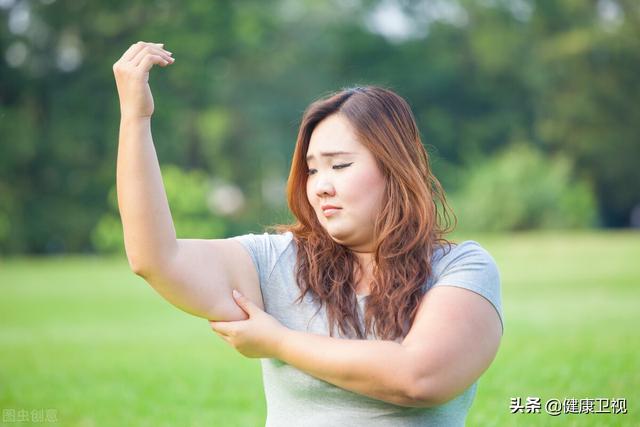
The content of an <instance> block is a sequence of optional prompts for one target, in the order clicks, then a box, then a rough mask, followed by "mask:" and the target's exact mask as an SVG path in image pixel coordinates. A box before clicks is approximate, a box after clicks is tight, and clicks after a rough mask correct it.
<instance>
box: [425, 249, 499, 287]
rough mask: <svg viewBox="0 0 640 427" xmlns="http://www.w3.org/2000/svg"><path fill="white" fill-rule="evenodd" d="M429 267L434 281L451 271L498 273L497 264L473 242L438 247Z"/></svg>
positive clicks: (484, 250) (487, 252)
mask: <svg viewBox="0 0 640 427" xmlns="http://www.w3.org/2000/svg"><path fill="white" fill-rule="evenodd" d="M431 266H432V271H433V276H435V277H434V278H435V279H437V278H438V277H439V276H441V275H442V274H446V273H450V272H451V271H452V270H455V271H476V272H480V271H486V272H492V273H496V274H497V273H498V267H497V264H496V262H495V260H494V259H493V257H492V256H491V254H490V253H489V251H487V250H486V249H485V248H483V247H482V246H481V245H480V244H479V243H478V242H476V241H473V240H466V241H464V242H462V243H458V244H456V243H452V244H451V246H448V245H444V246H440V247H438V249H437V250H436V252H435V253H434V256H433V258H432V264H431Z"/></svg>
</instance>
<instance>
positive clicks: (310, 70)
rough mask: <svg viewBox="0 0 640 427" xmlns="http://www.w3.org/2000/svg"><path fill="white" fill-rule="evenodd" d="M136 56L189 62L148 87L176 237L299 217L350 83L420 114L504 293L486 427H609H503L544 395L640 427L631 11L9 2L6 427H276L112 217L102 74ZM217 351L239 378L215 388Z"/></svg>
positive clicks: (349, 3)
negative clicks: (310, 143) (293, 190)
mask: <svg viewBox="0 0 640 427" xmlns="http://www.w3.org/2000/svg"><path fill="white" fill-rule="evenodd" d="M138 40H144V41H152V42H163V43H164V44H165V48H167V49H168V50H170V51H172V52H173V54H174V57H175V58H176V62H175V64H174V65H172V66H170V67H168V68H166V69H160V68H155V69H154V70H153V72H152V75H151V80H150V83H151V87H152V91H153V94H154V98H155V106H156V107H155V114H154V118H153V123H152V126H153V135H154V142H155V146H156V149H157V152H158V157H159V161H160V164H161V166H162V172H163V179H164V184H165V187H166V191H167V195H168V198H169V202H170V207H171V211H172V215H173V218H174V222H175V225H176V230H177V233H178V237H182V238H185V237H187V238H221V237H227V236H232V235H237V234H244V233H247V232H250V231H251V232H261V231H262V229H263V228H264V226H266V225H269V224H273V223H282V222H287V221H289V220H290V219H291V217H290V215H289V213H288V210H287V207H286V204H285V194H284V187H285V183H286V177H287V174H288V169H289V165H290V157H291V154H292V152H293V147H294V143H295V138H296V134H297V128H298V124H299V120H300V118H301V115H302V112H303V111H304V109H305V108H306V106H307V105H308V104H309V103H310V102H312V101H313V100H315V99H317V98H319V97H321V96H323V95H325V94H327V93H329V92H332V91H335V90H337V89H340V88H343V87H348V86H354V85H366V84H375V85H380V86H384V87H388V88H391V89H393V90H394V91H396V92H397V93H399V94H400V95H401V96H403V97H404V98H405V99H406V100H407V101H408V102H409V104H410V105H411V106H412V108H413V111H414V113H415V116H416V119H417V121H418V125H419V128H420V131H421V133H422V137H423V142H424V144H425V147H426V148H427V150H428V152H429V153H430V155H431V161H432V167H433V169H434V171H435V174H436V176H437V177H438V178H439V179H440V181H441V182H442V184H443V186H444V188H445V190H446V192H447V194H448V197H449V199H450V202H451V204H452V206H453V209H454V211H455V213H456V215H457V216H458V229H457V231H456V234H455V236H459V237H460V238H474V239H476V240H479V241H480V242H481V243H482V244H483V245H484V246H486V247H487V248H488V249H489V250H490V252H491V253H492V254H493V255H494V256H495V258H496V260H497V261H498V264H499V266H500V267H501V272H502V274H503V284H502V286H503V296H504V306H505V313H506V323H505V326H506V330H505V340H504V344H503V347H502V349H501V352H500V353H499V356H498V359H497V360H496V362H495V363H494V365H492V367H491V369H490V371H488V372H487V374H486V375H485V377H483V381H485V386H484V389H483V388H482V386H481V388H480V390H479V394H478V398H477V402H476V404H474V407H473V408H472V412H471V414H470V417H471V418H470V420H471V421H472V422H471V425H491V424H493V425H531V424H535V425H550V424H549V423H550V422H553V423H558V424H557V425H573V424H570V423H569V422H568V421H567V420H573V419H574V418H571V417H577V418H575V422H576V423H577V424H575V425H602V423H603V422H604V421H603V420H604V418H603V417H601V418H594V417H593V415H591V416H590V415H584V414H583V415H567V416H565V418H562V417H550V416H548V415H545V414H540V415H537V418H536V415H531V414H528V416H529V418H517V417H518V416H520V417H523V416H525V415H523V414H514V415H511V416H510V414H509V407H508V405H509V398H510V397H517V396H521V397H522V398H523V399H526V396H528V395H534V396H535V395H536V394H537V395H542V396H541V397H543V398H544V397H545V396H546V397H547V398H551V397H555V398H563V397H572V396H573V397H598V395H605V397H623V398H627V399H629V400H631V399H632V398H635V402H630V403H629V406H630V407H631V409H630V413H629V414H626V416H622V415H617V416H612V417H613V418H612V419H611V421H609V419H607V421H606V424H608V425H634V424H636V423H637V422H638V421H639V419H638V418H637V417H638V412H637V411H638V410H637V409H635V408H633V406H634V404H635V406H636V407H637V405H638V402H639V399H638V398H639V392H638V390H639V389H640V387H639V386H640V379H639V375H640V362H639V361H638V359H637V353H636V352H637V350H638V347H639V346H638V343H639V342H640V340H639V338H640V335H639V333H638V332H637V331H636V330H635V328H633V327H632V325H634V324H635V325H636V326H637V324H638V322H640V315H638V314H637V311H638V310H637V308H638V306H639V304H638V303H640V290H639V286H638V285H639V284H640V267H638V266H637V264H638V259H640V234H638V231H637V229H638V228H639V227H640V167H639V165H638V161H639V160H640V136H639V134H640V102H638V100H639V99H640V79H639V76H640V3H638V2H637V1H634V0H597V1H578V0H553V1H552V0H537V1H535V0H512V1H508V0H432V1H428V0H419V1H408V0H407V1H402V0H377V1H374V0H346V1H337V0H334V1H324V2H319V1H311V0H299V1H294V0H279V1H278V0H274V1H269V2H265V1H252V0H245V1H236V2H232V1H206V0H187V1H180V2H177V1H169V0H156V1H136V0H133V1H132V0H129V1H119V0H111V1H103V2H90V1H86V0H67V1H63V0H0V55H1V56H0V103H1V105H0V254H2V258H1V259H0V324H1V326H0V327H1V329H0V408H3V411H4V409H7V410H13V411H14V413H17V412H16V411H20V410H44V409H46V408H54V409H55V410H56V411H58V412H57V417H58V418H57V421H56V422H59V423H62V424H65V425H109V424H113V425H121V423H122V420H123V419H128V420H129V421H131V422H133V423H134V424H135V425H146V424H149V425H164V424H166V425H201V424H202V425H204V424H209V425H211V423H213V425H216V422H218V424H217V425H220V424H219V420H220V419H225V420H226V421H225V425H234V423H237V425H260V424H261V423H263V422H264V400H261V399H263V396H262V395H261V390H262V388H261V383H260V375H259V365H257V361H252V360H246V359H241V358H240V357H239V356H237V355H235V354H233V352H231V351H229V350H227V349H226V348H225V347H224V346H223V345H222V344H220V343H218V342H217V338H215V339H212V338H213V336H210V334H209V333H208V331H207V327H206V325H204V324H202V325H201V324H200V323H202V322H200V323H198V325H199V329H197V330H194V329H195V328H194V327H193V325H194V324H193V322H192V320H193V318H187V316H184V314H183V313H180V312H177V310H174V309H173V308H171V307H170V306H168V305H167V304H166V303H165V302H164V301H162V300H161V299H160V298H158V297H157V296H155V297H154V295H153V291H151V290H150V289H148V288H145V287H142V286H135V285H131V283H139V282H143V281H142V279H140V278H138V277H135V276H134V275H133V274H132V273H131V272H130V271H129V270H128V266H127V263H126V257H125V254H124V249H123V236H122V226H121V223H120V219H119V216H118V210H117V201H116V193H115V171H116V153H117V137H118V126H119V106H118V99H117V93H116V88H115V83H114V78H113V72H112V68H111V67H112V65H113V63H114V62H115V61H117V60H118V58H119V57H120V56H121V55H122V53H123V52H124V51H125V50H126V49H127V48H128V47H129V45H131V44H132V43H135V42H137V41H138ZM634 229H635V230H634ZM42 255H59V256H56V257H51V256H48V257H43V256H42ZM97 314H99V315H97ZM205 323H206V322H205ZM135 325H138V326H135ZM158 325H162V328H163V329H162V330H158V329H159V328H160V327H159V326H158ZM190 330H191V332H187V331H190ZM134 335H135V337H136V338H135V339H134ZM205 341H208V342H210V343H208V344H207V345H208V346H209V347H206V346H205V345H204V344H203V342H205ZM532 343H533V344H532ZM43 346H45V347H46V348H47V350H48V351H50V352H53V353H52V354H53V356H51V355H50V356H51V357H49V356H47V357H45V356H43V354H42V352H41V351H39V349H42V348H43ZM154 346H155V347H154ZM203 346H204V347H203ZM149 348H156V349H158V351H157V352H154V359H153V360H154V363H155V365H154V364H152V365H149V364H148V363H147V361H148V359H147V357H148V354H149V353H148V352H149ZM523 349H530V351H523ZM212 352H215V354H216V355H217V356H215V357H216V358H219V359H216V360H226V361H227V362H226V363H227V364H228V366H236V367H238V366H239V367H242V369H237V370H234V371H235V373H234V374H228V379H227V380H225V379H224V378H227V377H225V376H224V375H227V374H224V372H226V371H225V370H224V366H221V365H219V364H217V363H215V364H213V365H214V366H211V365H212V363H211V360H212V358H213V356H212ZM586 354H589V356H586ZM634 354H636V356H635V357H634V356H633V355H634ZM163 357H164V358H165V359H163ZM134 360H135V361H139V362H140V363H139V364H138V365H137V369H135V370H132V367H131V363H132V361H134ZM153 366H156V367H155V368H154V367H153ZM194 366H197V367H199V369H196V370H195V371H196V372H194V369H193V367H194ZM541 366H543V367H544V369H543V370H539V369H540V367H541ZM79 367H81V369H78V368H79ZM163 367H164V368H163ZM179 367H183V369H182V371H181V369H180V368H179ZM168 371H169V373H167V372H168ZM203 371H205V372H207V375H202V372H203ZM20 372H22V374H20V375H18V374H17V373H20ZM105 372H106V373H105ZM108 372H111V373H110V374H107V373H108ZM177 372H181V375H179V376H178V375H177V374H176V373H177ZM166 375H172V376H171V377H166ZM242 375H246V384H244V383H242V380H241V379H239V378H245V377H242ZM158 377H160V378H163V380H162V381H160V380H156V378H158ZM91 378H93V380H91ZM98 378H99V380H98ZM205 378H215V384H211V383H209V382H207V381H208V380H206V379H205ZM543 379H546V380H544V381H543ZM578 379H579V380H578ZM154 381H160V382H159V383H157V384H156V383H154ZM211 381H214V380H211ZM576 381H578V382H576ZM239 383H240V384H244V385H243V387H244V388H243V391H242V392H238V390H237V387H235V386H232V385H231V384H239ZM164 384H170V386H168V387H166V386H163V385H164ZM225 387H227V389H225ZM221 389H225V390H227V391H226V392H225V393H222V394H219V393H215V392H212V390H221ZM132 390H137V391H135V392H134V391H132ZM160 390H162V391H160ZM194 390H200V392H201V393H202V396H200V398H201V399H202V401H199V400H197V399H196V400H193V393H194ZM247 390H249V391H247ZM154 393H155V394H154ZM209 394H211V396H209V397H206V396H208V395H209ZM116 396H119V397H116ZM123 396H124V397H123ZM149 396H154V398H155V399H156V400H157V401H159V402H162V399H166V401H165V403H164V404H163V405H164V408H165V410H167V411H169V412H172V411H171V410H170V409H166V408H173V410H174V411H173V412H172V414H173V415H168V414H167V413H165V412H163V411H162V409H158V407H155V406H150V405H149V403H148V399H149ZM176 396H177V397H176ZM180 396H182V397H184V400H185V402H181V403H180V404H176V403H175V399H176V398H180ZM203 396H205V397H203ZM220 396H225V397H220ZM229 396H230V397H229ZM101 399H103V400H101ZM211 399H214V400H211ZM215 399H223V400H222V401H221V400H215ZM224 399H227V400H224ZM96 402H100V404H98V403H96ZM194 402H195V403H194ZM543 404H544V401H543ZM205 407H206V408H207V409H206V410H205V409H203V408H205ZM132 408H133V409H132ZM225 408H226V409H225ZM238 409H243V410H240V411H239V410H238ZM245 409H246V410H245ZM181 411H182V412H181ZM225 411H226V412H225ZM634 411H635V412H634ZM9 413H10V412H9ZM114 414H115V415H114ZM23 415H24V414H23ZM3 416H4V412H3ZM9 416H10V415H9ZM136 417H137V418H136ZM171 417H175V419H174V418H171ZM220 417H223V418H220ZM247 417H248V418H247ZM514 417H515V418H514ZM560 418H562V419H560ZM216 420H217V421H216ZM523 420H526V421H523ZM4 421H6V420H4ZM32 421H33V420H32ZM9 422H10V421H9ZM572 422H573V421H572ZM609 422H611V424H609ZM591 423H593V424H591ZM625 423H629V424H625Z"/></svg>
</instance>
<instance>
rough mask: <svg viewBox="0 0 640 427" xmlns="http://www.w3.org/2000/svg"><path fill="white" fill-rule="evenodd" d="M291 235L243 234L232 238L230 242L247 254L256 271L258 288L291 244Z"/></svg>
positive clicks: (262, 284)
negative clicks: (239, 246) (233, 241)
mask: <svg viewBox="0 0 640 427" xmlns="http://www.w3.org/2000/svg"><path fill="white" fill-rule="evenodd" d="M292 237H293V235H292V234H291V233H285V234H268V233H264V234H244V235H242V236H236V237H232V238H231V240H235V241H237V242H239V243H240V244H241V245H242V246H244V248H245V249H246V250H247V252H248V253H249V256H250V257H251V260H252V261H253V264H254V265H255V267H256V270H257V271H258V278H259V280H260V286H261V287H262V286H264V284H265V283H266V281H267V280H268V278H269V276H270V274H271V272H272V271H273V268H274V266H275V265H276V263H277V261H278V258H279V257H280V255H281V254H282V253H283V252H284V250H285V249H286V247H287V245H288V244H289V243H291V240H292Z"/></svg>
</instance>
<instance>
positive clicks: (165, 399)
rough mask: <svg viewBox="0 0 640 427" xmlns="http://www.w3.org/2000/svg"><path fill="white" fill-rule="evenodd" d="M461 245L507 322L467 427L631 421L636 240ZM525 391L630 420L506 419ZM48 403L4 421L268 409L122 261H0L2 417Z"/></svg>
mask: <svg viewBox="0 0 640 427" xmlns="http://www.w3.org/2000/svg"><path fill="white" fill-rule="evenodd" d="M466 238H471V239H474V240H477V241H479V242H480V243H481V244H482V245H483V246H484V247H486V248H487V249H488V250H489V251H490V252H491V253H492V255H493V256H494V258H495V259H496V261H497V262H498V265H499V267H500V270H501V275H502V294H503V306H504V314H505V335H504V337H503V341H502V345H501V348H500V351H499V353H498V356H497V358H496V360H495V361H494V363H493V364H492V366H491V367H490V368H489V370H488V371H487V372H486V373H485V374H484V375H483V377H482V378H481V380H480V384H479V388H478V394H477V396H476V400H475V402H474V404H473V407H472V408H471V411H470V413H469V417H468V423H467V425H469V426H492V425H495V426H520V425H522V426H530V425H531V426H603V425H610V426H634V425H640V410H639V409H638V405H639V404H640V356H639V354H640V330H639V327H640V262H639V261H640V234H638V233H628V232H627V233H560V234H554V233H544V234H539V233H536V234H519V235H503V236H483V235H480V236H466ZM527 396H538V397H540V398H541V399H542V402H543V403H544V402H545V401H546V400H547V399H550V398H558V399H560V400H562V399H564V398H578V399H580V398H589V397H591V398H596V397H605V398H613V397H618V398H626V399H627V406H628V413H627V414H626V415H598V414H582V415H560V416H557V417H552V416H549V415H547V414H546V413H544V410H543V411H542V413H540V414H510V411H509V402H510V398H511V397H521V398H522V399H523V400H526V397H527ZM47 408H50V409H55V410H57V421H58V422H57V423H46V422H45V423H42V422H35V423H31V422H20V423H18V422H16V423H12V422H7V423H5V424H6V425H64V426H123V425H131V426H154V427H155V426H205V425H206V426H218V425H219V426H234V425H236V426H259V425H264V419H265V414H266V408H265V402H264V396H263V391H262V382H261V377H260V365H259V362H258V361H257V360H252V359H245V358H243V357H242V356H239V355H237V354H236V353H235V352H234V351H233V350H232V349H230V348H229V347H228V346H227V344H226V343H224V342H223V341H221V340H220V339H219V338H218V337H217V336H216V335H215V334H213V333H212V332H211V331H210V329H209V327H208V324H207V322H206V321H204V320H201V319H197V318H195V317H191V316H189V315H187V314H184V313H182V312H180V311H178V310H177V309H175V308H174V307H172V306H171V305H169V304H168V303H166V302H165V301H164V300H163V299H162V298H161V297H160V296H158V295H157V294H156V293H155V292H154V291H153V290H152V289H151V288H150V287H149V286H148V285H147V284H146V283H145V282H144V281H143V280H142V279H140V278H138V277H136V276H135V275H133V274H132V273H131V272H130V271H129V269H128V265H127V263H126V260H124V258H122V259H103V258H79V257H65V258H53V259H51V258H50V259H24V258H22V259H9V260H7V259H5V260H3V261H0V410H6V409H13V410H15V411H18V410H28V411H31V410H34V409H35V410H37V409H47ZM1 417H2V412H0V425H1V424H2V418H1ZM29 419H30V416H29Z"/></svg>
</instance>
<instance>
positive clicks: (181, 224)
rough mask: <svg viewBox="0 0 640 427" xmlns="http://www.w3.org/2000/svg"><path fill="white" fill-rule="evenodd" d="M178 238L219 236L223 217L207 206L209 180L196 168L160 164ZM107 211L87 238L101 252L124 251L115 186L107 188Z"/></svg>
mask: <svg viewBox="0 0 640 427" xmlns="http://www.w3.org/2000/svg"><path fill="white" fill-rule="evenodd" d="M161 169H162V177H163V181H164V186H165V190H166V194H167V199H168V200H169V206H170V207H171V216H172V218H173V222H174V226H175V229H176V235H177V237H178V238H203V239H207V238H208V239H212V238H219V237H221V236H223V235H224V234H225V227H226V226H225V221H224V219H223V218H221V217H218V216H216V215H214V214H212V212H211V210H210V208H209V207H208V203H207V200H208V198H209V194H210V190H211V183H210V180H209V178H208V176H207V175H206V174H205V173H204V172H202V171H199V170H192V171H188V172H186V171H182V170H181V169H180V168H179V167H177V166H175V165H167V166H164V167H162V168H161ZM109 206H110V207H111V212H109V213H108V214H105V215H103V216H102V218H101V219H100V221H99V222H98V224H97V225H96V227H95V228H94V230H93V232H92V235H91V238H92V241H93V244H94V246H95V248H96V249H97V250H98V251H100V252H104V253H109V252H120V253H123V251H124V238H123V231H122V223H121V221H120V218H119V216H118V213H117V212H118V200H117V193H116V187H115V186H113V187H112V188H111V190H110V191H109Z"/></svg>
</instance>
